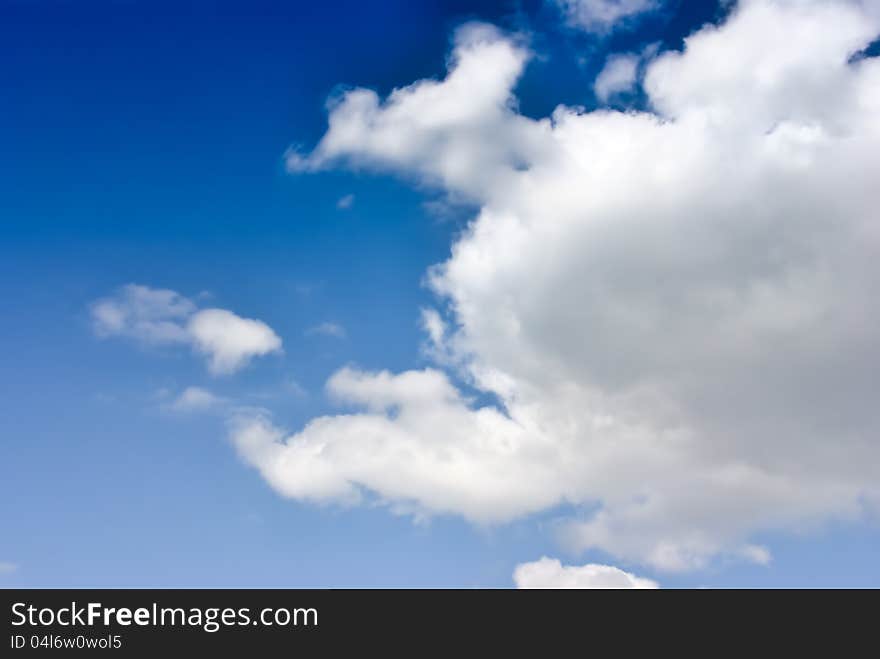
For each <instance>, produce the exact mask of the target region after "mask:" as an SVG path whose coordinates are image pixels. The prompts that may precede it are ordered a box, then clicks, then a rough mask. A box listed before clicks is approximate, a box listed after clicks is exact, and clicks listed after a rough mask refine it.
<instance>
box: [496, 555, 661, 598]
mask: <svg viewBox="0 0 880 659" xmlns="http://www.w3.org/2000/svg"><path fill="white" fill-rule="evenodd" d="M513 581H514V583H515V584H516V587H517V588H582V589H618V590H627V589H647V588H659V586H658V585H657V582H655V581H651V580H650V579H643V578H641V577H637V576H635V575H633V574H630V573H629V572H624V571H623V570H621V569H619V568H616V567H612V566H611V565H597V564H595V563H591V564H589V565H579V566H575V565H562V563H560V562H559V560H558V559H555V558H547V557H546V556H542V557H541V558H540V559H539V560H537V561H533V562H531V563H520V564H519V565H517V566H516V569H515V570H514V571H513Z"/></svg>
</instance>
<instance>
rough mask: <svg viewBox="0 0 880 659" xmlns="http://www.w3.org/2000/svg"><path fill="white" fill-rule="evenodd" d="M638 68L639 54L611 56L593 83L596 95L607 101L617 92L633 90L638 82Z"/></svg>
mask: <svg viewBox="0 0 880 659" xmlns="http://www.w3.org/2000/svg"><path fill="white" fill-rule="evenodd" d="M638 69H639V56H638V55H632V54H625V55H612V56H610V57H609V58H608V60H607V61H606V62H605V66H604V67H603V68H602V70H601V71H600V72H599V75H598V76H597V77H596V82H595V84H594V85H593V89H594V90H595V92H596V97H597V98H598V99H599V100H600V101H602V102H603V103H606V102H607V101H608V99H610V98H611V97H612V96H614V95H615V94H621V93H623V92H628V91H631V90H632V89H633V88H634V87H635V84H636V74H637V73H638Z"/></svg>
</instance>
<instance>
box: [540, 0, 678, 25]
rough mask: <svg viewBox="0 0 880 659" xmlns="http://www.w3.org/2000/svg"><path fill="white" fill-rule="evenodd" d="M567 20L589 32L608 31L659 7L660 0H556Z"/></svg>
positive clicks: (570, 23)
mask: <svg viewBox="0 0 880 659" xmlns="http://www.w3.org/2000/svg"><path fill="white" fill-rule="evenodd" d="M556 4H557V5H558V6H559V8H560V9H561V10H562V13H563V15H564V16H565V20H566V22H567V23H568V24H569V25H570V26H572V27H576V28H579V29H581V30H586V31H587V32H595V33H608V32H611V31H613V30H614V29H615V28H616V27H619V26H620V25H622V24H625V23H626V22H627V21H630V20H632V19H633V18H634V17H636V16H639V15H640V14H644V13H646V12H649V11H653V10H655V9H658V8H659V7H660V5H661V4H662V3H661V2H660V1H659V0H556Z"/></svg>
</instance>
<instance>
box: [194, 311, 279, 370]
mask: <svg viewBox="0 0 880 659" xmlns="http://www.w3.org/2000/svg"><path fill="white" fill-rule="evenodd" d="M187 330H188V331H189V333H190V335H191V336H192V338H193V341H194V343H195V345H196V348H197V349H198V350H199V351H200V352H202V353H204V354H205V355H207V356H208V370H210V371H211V373H214V374H215V375H216V374H226V373H234V372H235V371H237V370H238V369H240V368H242V367H243V366H244V365H245V364H247V363H248V362H249V361H250V360H251V359H252V358H253V357H257V356H260V355H266V354H269V353H270V352H276V351H278V350H280V349H281V339H280V338H279V337H278V335H277V334H275V332H274V331H272V328H271V327H269V326H268V325H267V324H266V323H264V322H262V321H260V320H254V319H251V318H242V317H240V316H237V315H235V314H234V313H232V312H231V311H226V310H225V309H204V310H203V311H199V312H198V313H196V314H195V315H193V317H192V318H190V321H189V323H188V325H187Z"/></svg>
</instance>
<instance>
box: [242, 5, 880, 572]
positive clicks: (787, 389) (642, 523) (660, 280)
mask: <svg viewBox="0 0 880 659" xmlns="http://www.w3.org/2000/svg"><path fill="white" fill-rule="evenodd" d="M878 16H880V12H878V3H876V2H856V1H852V2H847V1H843V0H839V1H831V0H803V1H795V0H748V1H744V2H742V3H740V6H739V7H737V8H736V10H735V11H734V12H733V13H732V14H731V16H730V17H729V18H728V19H727V20H726V22H725V23H724V24H723V25H721V26H707V27H705V28H703V29H701V30H699V31H698V32H696V33H695V34H694V35H692V36H691V37H690V38H688V39H687V41H686V45H685V49H684V51H683V52H680V53H679V52H669V53H664V54H661V55H659V56H657V57H656V58H654V60H653V61H651V62H650V63H648V65H647V66H646V67H645V74H644V79H643V81H642V84H643V87H644V90H645V92H646V95H647V97H648V99H649V103H650V107H651V109H652V111H651V112H619V111H611V110H604V109H597V110H595V111H590V112H586V111H583V110H579V109H575V108H569V107H563V106H560V107H558V108H557V109H556V111H555V112H554V113H553V115H552V116H551V117H548V118H545V119H542V120H533V119H530V118H527V117H525V116H522V115H521V114H519V113H518V112H517V109H516V102H515V97H514V96H513V89H514V87H515V84H516V81H517V79H518V77H519V75H520V74H521V72H522V70H523V67H524V66H525V65H526V62H527V60H528V58H529V52H528V49H527V48H526V46H525V45H524V44H523V43H522V41H521V40H520V39H518V38H516V37H511V36H509V35H504V34H502V33H500V32H498V31H497V30H495V29H494V28H491V27H488V26H482V25H477V26H474V25H471V26H466V27H465V28H463V29H462V30H461V31H460V32H459V34H458V37H457V40H456V43H455V48H454V51H453V55H452V57H451V58H450V70H449V72H448V75H447V76H446V78H445V79H443V80H441V81H435V80H430V81H418V82H416V83H413V84H412V85H410V86H408V87H403V88H400V89H398V90H396V91H395V92H394V93H392V94H391V95H390V96H389V97H388V98H387V99H385V100H381V99H379V98H378V96H377V95H376V94H375V93H374V92H372V91H369V90H363V89H357V90H353V91H351V92H348V93H347V94H346V95H344V96H343V97H342V98H341V99H338V100H337V101H336V102H335V104H333V105H332V106H331V109H330V118H329V128H328V131H327V133H326V134H325V136H324V137H323V139H322V140H321V142H320V143H319V144H318V145H317V147H316V148H315V150H314V151H313V152H312V153H310V154H301V153H299V154H291V155H290V161H289V164H290V167H291V169H294V170H297V171H302V170H317V169H321V168H325V167H331V166H339V165H348V166H358V167H369V168H372V169H377V170H382V171H390V172H394V173H399V174H403V175H406V176H408V177H413V178H415V179H417V180H419V181H423V182H427V183H429V184H433V185H437V186H441V187H442V188H443V189H445V190H446V191H447V192H448V193H449V194H451V195H459V196H463V197H466V198H469V199H471V200H473V201H475V202H477V203H478V204H479V206H480V211H479V214H478V216H477V217H476V218H475V219H474V220H473V221H472V223H471V224H470V226H469V228H468V230H467V231H466V232H465V233H464V235H462V236H461V237H459V238H458V239H457V240H456V242H455V243H454V244H453V246H452V253H451V256H450V257H449V259H448V260H447V261H446V262H444V263H442V264H439V265H437V266H435V267H434V268H432V269H431V270H430V272H429V277H428V279H429V282H430V286H431V287H432V289H433V290H434V291H435V292H436V294H437V296H438V301H439V303H440V304H439V308H440V309H441V311H442V314H438V313H437V312H436V311H429V312H427V313H426V315H425V318H426V328H427V329H428V334H429V337H430V341H431V349H430V350H429V353H430V354H433V355H435V356H436V357H438V363H440V364H441V365H442V366H443V367H444V368H446V369H453V370H454V371H455V372H456V373H457V374H458V375H459V376H462V377H464V378H466V379H467V380H468V381H469V383H470V384H471V385H472V386H474V387H476V388H477V389H480V390H483V391H487V392H490V393H492V394H494V395H495V397H496V398H497V400H499V401H500V405H499V407H494V406H488V407H477V406H475V405H473V404H472V402H470V401H469V400H468V399H467V396H466V395H465V394H463V393H462V392H461V391H459V390H457V389H456V388H455V387H454V386H453V384H451V382H450V380H449V378H448V377H447V376H446V375H444V373H443V372H442V371H441V370H434V369H428V370H424V371H412V372H407V373H401V374H396V375H395V374H389V373H362V372H357V371H353V370H350V369H349V370H344V371H341V372H340V373H339V374H337V375H336V376H334V378H333V379H332V380H331V382H330V390H331V391H332V392H333V393H335V394H337V395H338V396H339V397H341V398H343V399H344V400H345V401H346V402H347V403H349V404H352V405H354V406H355V407H358V408H360V409H361V410H362V411H358V412H356V413H352V414H347V415H340V416H331V417H323V418H320V419H315V420H314V421H312V422H311V423H310V424H308V425H307V426H306V427H305V428H303V429H302V430H301V431H299V432H297V433H295V434H292V435H287V434H286V433H284V432H282V431H281V430H279V429H277V428H274V427H273V426H272V425H271V423H270V422H269V421H268V420H266V419H250V420H247V419H245V420H241V419H240V420H239V423H237V425H236V430H235V433H234V438H235V441H236V443H237V445H238V447H239V449H240V451H241V452H242V454H243V456H244V457H245V459H246V460H248V461H249V462H251V463H252V464H254V465H255V466H256V467H257V468H259V469H260V470H261V472H262V473H263V474H264V475H265V476H266V478H267V480H268V481H269V482H270V483H271V484H272V485H273V486H274V487H275V488H276V489H278V490H279V491H280V492H282V493H284V494H286V495H288V496H291V497H294V498H299V499H313V500H314V499H317V500H339V501H349V502H351V501H357V500H361V499H362V498H363V497H364V496H365V495H366V496H371V497H377V498H379V499H380V500H383V501H385V502H388V503H389V504H391V505H393V506H395V507H398V508H400V509H403V510H408V511H412V512H414V513H416V514H431V513H453V514H459V515H463V516H464V517H466V518H469V519H471V520H474V521H476V522H480V523H491V522H503V521H506V520H509V519H512V518H514V517H517V516H521V515H525V514H529V513H533V512H536V511H540V510H544V509H547V508H550V507H552V506H554V505H556V504H560V503H569V504H575V505H582V506H583V507H584V508H583V510H584V513H583V515H582V516H580V517H579V518H578V520H577V521H571V522H569V523H567V524H565V525H563V526H562V527H561V528H560V537H561V538H562V539H563V540H564V541H565V542H566V543H567V544H569V545H570V546H572V547H574V548H578V549H586V548H599V549H602V550H605V551H607V552H609V553H611V554H614V555H616V556H618V557H621V558H623V559H626V560H629V561H636V562H641V563H646V564H650V565H653V566H655V567H657V568H661V569H673V570H674V569H689V568H694V567H699V566H701V565H703V564H705V562H706V561H707V560H709V559H710V558H711V557H713V556H715V555H717V554H719V553H733V554H738V555H740V556H743V557H744V558H747V559H750V560H755V561H759V562H765V561H766V560H768V559H769V556H768V554H767V551H766V550H765V549H763V548H761V547H757V546H754V545H752V544H750V540H749V539H750V537H752V536H754V534H755V533H757V532H760V531H763V530H769V529H791V528H800V527H804V526H809V525H814V524H817V523H821V522H822V521H824V520H827V519H829V518H847V519H855V518H857V517H859V516H860V515H862V514H864V512H865V509H866V508H870V507H871V506H875V505H876V503H877V501H878V497H880V410H878V406H877V404H876V393H877V387H876V383H875V380H876V374H877V373H878V372H880V332H878V328H880V301H878V300H880V298H878V296H877V291H878V290H880V219H878V213H880V186H878V181H880V61H878V59H876V58H870V57H862V56H859V53H860V52H861V51H862V50H863V49H864V48H865V47H866V46H867V45H868V44H869V43H870V42H871V41H872V39H874V38H876V36H877V35H878V32H880V19H878ZM444 318H445V321H444Z"/></svg>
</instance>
